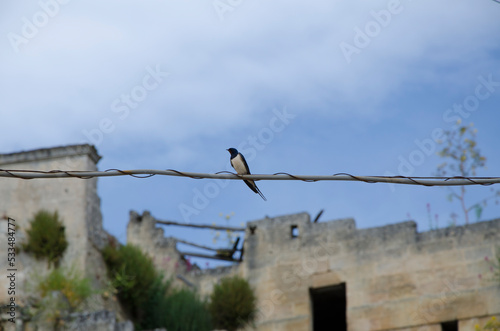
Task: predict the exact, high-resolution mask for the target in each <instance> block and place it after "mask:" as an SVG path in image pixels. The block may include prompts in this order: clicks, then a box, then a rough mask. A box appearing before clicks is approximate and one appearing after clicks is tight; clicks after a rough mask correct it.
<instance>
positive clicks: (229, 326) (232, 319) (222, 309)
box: [209, 276, 257, 331]
mask: <svg viewBox="0 0 500 331" xmlns="http://www.w3.org/2000/svg"><path fill="white" fill-rule="evenodd" d="M209 310H210V313H211V314H212V320H213V322H214V324H215V326H216V327H217V328H220V329H226V330H229V331H234V330H237V329H238V328H241V327H243V326H244V325H246V324H247V323H253V322H254V320H255V317H256V314H257V298H256V297H255V294H254V292H253V290H252V288H251V287H250V284H249V283H248V282H247V281H246V280H245V279H243V278H241V277H239V276H234V277H230V278H223V279H221V281H220V283H219V284H216V285H215V286H214V290H213V292H212V295H211V296H210V305H209Z"/></svg>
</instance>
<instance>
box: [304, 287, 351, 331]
mask: <svg viewBox="0 0 500 331" xmlns="http://www.w3.org/2000/svg"><path fill="white" fill-rule="evenodd" d="M310 295H311V306H312V318H313V330H314V331H331V330H336V331H347V316H346V309H347V300H346V286H345V283H342V284H338V285H333V286H327V287H320V288H314V289H310Z"/></svg>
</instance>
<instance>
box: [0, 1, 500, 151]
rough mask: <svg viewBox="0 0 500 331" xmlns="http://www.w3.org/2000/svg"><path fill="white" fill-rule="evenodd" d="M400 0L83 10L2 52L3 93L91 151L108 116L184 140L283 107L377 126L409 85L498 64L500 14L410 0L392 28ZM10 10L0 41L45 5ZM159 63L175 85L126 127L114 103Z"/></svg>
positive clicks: (144, 133)
mask: <svg viewBox="0 0 500 331" xmlns="http://www.w3.org/2000/svg"><path fill="white" fill-rule="evenodd" d="M390 3H391V1H376V2H370V3H341V2H331V1H316V2H314V4H312V3H304V2H299V1H296V2H290V1H277V2H272V3H269V2H264V1H252V2H249V1H242V2H241V5H239V6H236V7H235V8H234V10H232V11H229V12H227V13H226V16H225V17H224V20H223V21H221V20H219V16H218V15H217V12H216V10H215V9H214V7H213V6H212V4H213V2H208V3H203V4H199V3H196V4H195V3H171V2H169V3H167V2H162V1H151V2H146V3H142V2H141V3H137V2H133V1H111V2H106V3H102V2H98V1H88V2H85V3H80V2H74V1H72V2H69V3H68V4H67V5H65V6H62V7H61V8H60V11H59V13H58V15H56V16H55V17H53V18H51V20H50V22H49V23H48V24H47V25H46V26H45V27H43V29H42V28H41V29H40V32H39V34H38V35H37V36H36V37H34V38H33V39H32V40H30V41H29V43H28V44H27V45H25V47H24V49H23V50H22V51H21V52H20V53H19V54H16V53H15V52H14V51H11V50H10V48H9V47H8V41H6V39H4V40H3V41H2V42H3V43H4V45H3V47H5V49H7V50H9V52H4V53H3V55H0V59H1V61H2V64H1V70H2V74H3V77H4V79H3V82H2V83H0V88H1V92H0V93H1V96H2V99H3V100H4V106H5V109H6V110H8V114H12V115H10V116H12V117H11V119H10V120H12V121H14V122H17V123H18V121H17V120H16V119H14V118H13V116H14V115H13V114H14V113H15V114H17V115H16V116H24V117H26V118H31V119H33V120H34V121H33V122H30V121H26V122H23V125H22V127H21V128H20V130H21V131H22V132H25V133H26V134H27V133H29V132H38V131H39V130H38V129H34V127H35V126H37V125H39V124H40V123H43V125H44V126H46V127H48V128H51V129H54V126H56V125H57V123H58V122H54V121H53V120H52V119H53V118H64V119H66V120H67V122H66V123H65V128H66V129H65V130H60V131H61V134H67V136H66V137H63V136H60V135H54V136H53V138H52V140H58V139H61V140H64V138H66V139H67V140H71V141H75V140H80V139H82V134H81V132H82V130H83V129H89V128H92V127H95V126H96V125H98V123H99V121H101V119H102V118H104V117H109V118H110V119H112V120H113V121H114V123H115V124H116V125H117V129H116V133H114V134H119V135H124V136H127V135H130V134H132V135H134V137H137V136H139V137H143V138H147V137H149V139H153V138H157V137H158V136H159V137H161V138H162V139H165V140H167V141H172V142H179V141H182V140H183V139H189V138H190V137H191V138H192V137H196V136H199V135H208V136H210V135H215V134H217V132H224V131H227V130H229V129H232V128H235V127H241V128H248V127H251V126H253V125H259V123H260V122H261V121H262V118H264V117H265V114H266V112H268V111H269V110H270V109H271V108H273V107H281V106H285V105H286V106H288V107H290V108H293V109H294V111H296V112H305V113H306V112H307V113H308V114H312V113H316V114H319V115H320V116H325V117H329V118H335V117H345V116H352V117H357V116H359V117H374V116H375V117H376V116H378V115H379V114H381V113H382V112H384V110H383V109H382V108H381V107H379V106H380V105H382V104H384V102H387V100H390V99H391V98H392V97H393V95H394V93H395V91H398V90H399V89H400V88H401V86H404V85H405V84H418V83H419V82H420V81H424V82H428V81H433V82H434V83H435V84H439V83H440V82H446V84H449V89H450V90H452V89H453V88H455V86H457V85H458V86H460V84H461V82H460V81H457V72H461V71H463V70H468V71H469V72H470V73H471V75H472V73H474V75H477V73H476V71H479V70H481V68H482V67H481V63H484V61H491V57H492V56H491V53H490V52H491V50H492V49H495V48H496V47H497V46H496V43H495V42H494V40H496V39H495V38H496V37H495V31H498V28H499V25H500V23H499V22H498V20H497V19H496V15H495V12H494V10H493V9H498V6H494V5H492V4H491V3H489V2H484V3H475V4H473V5H472V4H470V3H467V2H452V1H446V2H443V3H439V4H437V3H433V2H430V1H419V2H415V1H400V2H399V6H400V10H399V12H398V13H397V14H392V15H391V17H390V19H387V20H388V23H387V24H386V26H383V25H384V24H382V23H380V22H381V21H380V19H381V18H380V17H381V16H380V15H382V14H381V13H383V11H387V10H388V6H389V4H390ZM9 10H11V11H12V15H13V17H9V19H7V20H6V23H4V24H3V25H2V26H1V30H2V31H4V32H6V31H17V32H19V31H21V25H22V20H21V19H22V17H27V18H28V19H30V18H31V17H32V16H33V14H34V13H35V12H36V11H37V10H40V8H37V7H35V6H31V7H25V5H23V4H22V3H19V4H18V5H17V7H14V6H10V8H9ZM374 13H375V14H374ZM3 15H4V16H6V15H7V14H5V13H4V14H3ZM7 16H8V15H7ZM376 17H378V18H379V21H377V18H376ZM377 22H378V23H377ZM370 24H371V26H376V24H379V32H377V33H372V35H373V36H372V37H369V39H370V40H369V44H368V45H367V46H366V47H358V48H359V53H356V54H353V55H352V61H351V62H350V63H347V61H346V58H345V56H344V54H343V53H342V50H341V48H340V47H339V45H340V44H341V43H342V42H345V43H349V44H353V45H354V40H355V37H356V33H357V32H356V31H358V29H361V31H365V33H366V29H367V27H369V26H370ZM485 27H486V29H485ZM464 55H466V58H467V61H468V63H467V66H462V64H464V60H463V58H464ZM157 65H159V66H161V67H162V68H164V70H166V71H168V72H169V73H171V75H170V76H169V77H168V78H167V79H165V82H163V83H162V84H161V86H160V87H159V88H158V89H155V90H154V91H151V92H150V93H149V94H148V97H147V99H146V100H144V101H143V102H141V104H140V106H139V107H138V108H137V109H134V110H133V111H131V114H130V117H128V119H125V120H123V121H122V120H119V119H117V117H116V114H114V113H113V112H112V109H111V105H112V103H113V101H114V100H115V99H116V98H118V97H120V95H122V94H123V93H129V92H130V91H131V89H133V88H134V86H136V85H137V84H140V83H141V80H142V79H143V77H144V75H145V70H146V69H145V68H147V67H148V66H151V67H155V66H157ZM462 67H466V69H463V68H462ZM443 68H447V69H445V70H443ZM26 96H29V97H26ZM67 114H70V115H71V116H67ZM49 119H50V120H49ZM51 121H52V122H51Z"/></svg>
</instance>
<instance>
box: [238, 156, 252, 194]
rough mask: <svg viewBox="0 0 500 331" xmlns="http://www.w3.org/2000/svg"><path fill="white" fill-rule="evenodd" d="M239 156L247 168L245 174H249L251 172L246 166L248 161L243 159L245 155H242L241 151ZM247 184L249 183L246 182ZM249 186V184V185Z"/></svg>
mask: <svg viewBox="0 0 500 331" xmlns="http://www.w3.org/2000/svg"><path fill="white" fill-rule="evenodd" d="M240 156H241V159H242V160H243V164H244V165H245V169H247V174H248V175H251V173H250V169H249V168H248V163H247V160H245V157H244V156H243V154H241V153H240ZM247 185H249V184H248V183H247ZM249 186H250V185H249Z"/></svg>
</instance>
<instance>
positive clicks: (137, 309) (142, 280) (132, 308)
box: [102, 245, 158, 322]
mask: <svg viewBox="0 0 500 331" xmlns="http://www.w3.org/2000/svg"><path fill="white" fill-rule="evenodd" d="M102 255H103V257H104V261H105V262H106V265H107V267H108V274H109V277H110V279H111V281H112V284H113V286H114V287H115V288H116V289H117V292H118V298H119V300H120V302H121V303H122V304H123V305H124V306H125V308H126V309H127V310H128V311H129V313H130V314H131V316H132V318H133V319H134V321H136V322H138V321H140V320H141V318H142V317H143V316H144V314H145V309H144V305H145V303H146V301H147V300H148V295H149V294H150V289H151V287H152V285H153V284H154V281H155V279H156V278H157V277H158V275H157V272H156V270H155V268H154V265H153V261H152V260H151V259H150V258H149V257H148V256H146V255H145V254H144V253H143V252H142V251H141V250H140V249H139V248H138V247H136V246H133V245H124V246H119V247H117V246H116V245H108V246H106V247H105V248H104V250H103V251H102Z"/></svg>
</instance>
